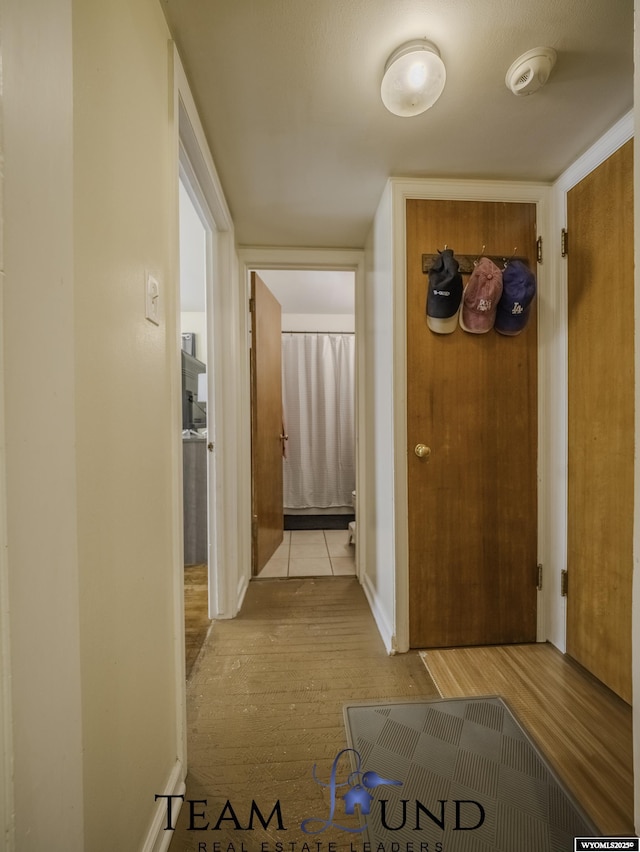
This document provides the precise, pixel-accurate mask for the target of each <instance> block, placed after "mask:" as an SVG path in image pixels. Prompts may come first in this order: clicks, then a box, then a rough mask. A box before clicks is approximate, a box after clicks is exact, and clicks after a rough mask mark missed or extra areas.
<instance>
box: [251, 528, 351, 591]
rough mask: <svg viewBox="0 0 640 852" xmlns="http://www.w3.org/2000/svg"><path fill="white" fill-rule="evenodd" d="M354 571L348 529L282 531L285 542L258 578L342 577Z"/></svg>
mask: <svg viewBox="0 0 640 852" xmlns="http://www.w3.org/2000/svg"><path fill="white" fill-rule="evenodd" d="M355 573H356V565H355V548H354V546H353V545H352V544H349V530H285V533H284V541H283V542H282V544H281V545H280V547H279V548H278V549H277V550H276V552H275V553H274V554H273V556H272V557H271V559H270V560H269V561H268V562H267V564H266V565H265V566H264V568H263V569H262V571H261V572H260V573H259V574H258V577H259V578H260V579H262V578H265V577H331V576H332V575H334V576H343V577H344V576H346V575H355Z"/></svg>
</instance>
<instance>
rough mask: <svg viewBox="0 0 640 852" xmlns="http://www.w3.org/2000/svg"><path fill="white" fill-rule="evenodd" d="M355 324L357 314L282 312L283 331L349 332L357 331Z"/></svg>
mask: <svg viewBox="0 0 640 852" xmlns="http://www.w3.org/2000/svg"><path fill="white" fill-rule="evenodd" d="M355 326H356V319H355V314H285V313H283V314H282V330H283V331H296V332H300V331H301V332H304V331H311V332H313V331H324V332H335V333H336V334H340V333H347V334H349V333H352V332H354V331H355Z"/></svg>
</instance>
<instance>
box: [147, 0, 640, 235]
mask: <svg viewBox="0 0 640 852" xmlns="http://www.w3.org/2000/svg"><path fill="white" fill-rule="evenodd" d="M161 3H162V7H163V9H164V10H165V14H166V17H167V20H168V23H169V26H170V29H171V31H172V33H173V36H174V38H175V41H176V43H177V46H178V50H179V52H180V55H181V57H182V60H183V63H184V66H185V69H186V72H187V76H188V77H189V80H190V82H191V86H192V90H193V94H194V97H195V100H196V103H197V105H198V109H199V112H200V116H201V119H202V122H203V125H204V128H205V132H206V133H207V136H208V139H209V143H210V146H211V150H212V153H213V156H214V160H215V162H216V166H217V169H218V172H219V175H220V178H221V182H222V185H223V188H224V191H225V195H226V198H227V201H228V204H229V207H230V209H231V213H232V216H233V219H234V222H235V227H236V238H237V241H238V243H239V244H242V245H280V246H310V247H318V246H331V247H335V248H340V247H354V248H361V247H362V246H363V245H364V241H365V237H366V234H367V231H368V229H369V227H370V223H371V220H372V217H373V214H374V211H375V208H376V205H377V203H378V201H379V199H380V195H381V193H382V190H383V187H384V183H385V181H386V179H387V178H388V177H389V176H429V177H474V178H491V179H495V178H504V179H509V180H512V179H516V180H542V181H550V180H553V179H554V178H556V177H557V176H558V175H559V174H560V173H561V172H562V171H563V170H564V169H565V168H566V167H567V166H568V165H569V164H570V163H571V162H572V161H573V160H574V159H576V157H577V156H579V155H580V154H581V153H582V152H583V151H584V150H585V149H586V148H588V147H589V146H590V145H591V144H592V143H593V142H594V141H596V140H597V139H598V138H599V137H600V136H601V135H602V133H603V132H604V131H606V130H607V129H608V128H609V127H611V125H612V124H614V123H615V121H617V120H618V119H619V118H620V117H621V116H622V115H624V114H625V113H626V112H627V111H628V110H629V109H630V108H631V107H632V104H633V91H632V76H633V0H520V2H518V0H161ZM419 37H426V38H429V39H430V40H431V41H433V42H435V44H436V45H437V46H438V47H439V49H440V52H441V55H442V58H443V60H444V62H445V64H446V68H447V83H446V86H445V90H444V93H443V95H442V97H441V98H440V100H439V101H438V102H437V103H436V104H435V106H434V107H433V108H432V109H430V110H428V111H427V112H426V113H423V114H422V115H420V116H416V117H413V118H399V117H397V116H394V115H391V114H390V113H389V112H387V111H386V110H385V108H384V106H383V104H382V101H381V99H380V80H381V77H382V72H383V69H384V65H385V62H386V60H387V58H388V56H389V55H390V54H391V53H392V52H393V50H394V49H395V48H396V47H398V46H399V45H400V44H402V43H403V42H405V41H408V40H410V39H415V38H419ZM538 46H548V47H553V48H555V49H556V51H557V52H558V60H557V64H556V67H555V69H554V71H553V73H552V75H551V78H550V79H549V82H548V83H547V85H546V86H545V87H544V88H543V89H541V90H540V91H539V92H538V93H537V94H534V95H530V96H528V97H516V96H515V95H513V94H512V93H511V92H510V91H509V90H508V89H507V87H506V86H505V82H504V77H505V73H506V71H507V69H508V68H509V66H510V65H511V63H512V62H513V60H514V59H516V58H517V57H518V56H520V55H521V54H522V53H524V52H525V51H527V50H529V49H531V48H533V47H538Z"/></svg>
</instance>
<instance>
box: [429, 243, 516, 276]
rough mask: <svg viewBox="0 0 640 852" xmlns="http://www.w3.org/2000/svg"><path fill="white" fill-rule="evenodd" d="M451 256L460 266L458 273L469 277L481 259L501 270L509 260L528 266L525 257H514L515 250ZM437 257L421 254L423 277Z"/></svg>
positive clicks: (436, 254)
mask: <svg viewBox="0 0 640 852" xmlns="http://www.w3.org/2000/svg"><path fill="white" fill-rule="evenodd" d="M446 248H447V246H446V245H445V249H446ZM453 256H454V257H455V259H456V260H457V261H458V263H459V264H460V268H459V272H460V273H461V274H462V275H471V273H472V272H473V270H474V268H475V264H476V263H477V261H479V260H480V258H481V257H488V258H489V260H492V261H493V262H494V263H495V265H496V266H497V267H499V268H500V269H502V268H503V267H504V266H506V264H507V262H508V261H510V260H519V261H521V262H522V263H524V264H525V265H526V266H529V259H528V258H526V257H521V256H519V255H516V254H515V250H514V251H513V252H511V253H506V254H485V253H484V250H483V252H482V253H481V254H479V255H476V254H458V253H457V252H454V254H453ZM439 257H440V255H439V253H435V254H423V255H422V271H423V272H424V273H425V275H426V274H427V273H428V272H429V270H430V269H431V267H432V266H433V264H434V261H436V260H437V259H438V258H439Z"/></svg>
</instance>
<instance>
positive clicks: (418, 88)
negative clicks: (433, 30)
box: [380, 39, 447, 116]
mask: <svg viewBox="0 0 640 852" xmlns="http://www.w3.org/2000/svg"><path fill="white" fill-rule="evenodd" d="M446 78H447V74H446V71H445V67H444V62H443V61H442V59H440V51H439V50H438V48H437V47H436V46H435V44H432V43H431V42H430V41H427V40H426V39H416V40H415V41H408V42H407V43H406V44H403V45H402V46H401V47H399V48H398V49H397V50H395V51H394V52H393V53H392V54H391V56H390V57H389V59H388V60H387V64H386V65H385V68H384V76H383V77H382V86H381V87H380V94H381V96H382V102H383V104H384V105H385V106H386V108H387V109H388V110H389V112H392V113H393V114H394V115H401V116H410V115H419V114H420V113H421V112H424V111H425V110H427V109H429V107H432V106H433V105H434V104H435V102H436V101H437V100H438V98H439V97H440V95H441V94H442V90H443V89H444V84H445V80H446Z"/></svg>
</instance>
